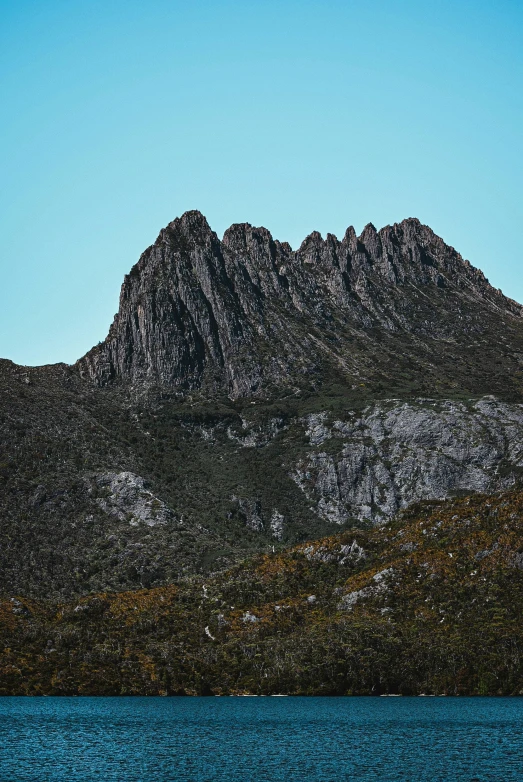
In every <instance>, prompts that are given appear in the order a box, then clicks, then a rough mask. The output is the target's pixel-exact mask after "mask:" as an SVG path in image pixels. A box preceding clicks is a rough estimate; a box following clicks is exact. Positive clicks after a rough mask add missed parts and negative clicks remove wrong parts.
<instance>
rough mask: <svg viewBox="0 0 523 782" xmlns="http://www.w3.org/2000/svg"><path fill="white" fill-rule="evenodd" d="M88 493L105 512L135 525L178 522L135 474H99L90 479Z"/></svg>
mask: <svg viewBox="0 0 523 782" xmlns="http://www.w3.org/2000/svg"><path fill="white" fill-rule="evenodd" d="M88 491H89V493H90V494H91V495H93V496H94V497H95V499H96V503H97V504H98V506H99V507H100V508H101V509H102V510H103V511H105V513H108V514H109V515H110V516H115V517H116V518H118V519H119V520H120V521H128V522H129V524H130V525H131V526H135V525H136V524H140V523H142V524H147V526H148V527H154V526H156V525H157V524H167V523H168V522H172V521H174V520H175V516H174V513H173V511H172V510H171V509H170V508H168V507H167V505H166V504H165V503H164V502H162V500H159V499H158V497H155V496H154V494H153V493H152V492H150V491H149V490H148V489H147V488H146V483H145V480H144V479H143V478H142V477H140V476H139V475H133V473H131V472H120V473H105V474H102V475H96V476H94V477H93V478H91V479H90V480H89V489H88Z"/></svg>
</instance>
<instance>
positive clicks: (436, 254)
mask: <svg viewBox="0 0 523 782" xmlns="http://www.w3.org/2000/svg"><path fill="white" fill-rule="evenodd" d="M521 316H522V308H521V306H520V305H518V304H516V303H515V302H513V301H511V300H509V299H507V298H505V297H504V296H503V295H502V294H501V292H500V291H497V290H495V289H493V288H492V287H491V286H490V285H489V283H488V281H487V280H486V279H485V277H484V276H483V274H482V273H481V272H480V271H478V270H477V269H474V268H473V267H472V266H471V265H470V264H469V263H468V261H464V260H463V259H462V258H461V256H460V255H459V254H458V253H457V252H456V251H455V250H454V249H453V248H451V247H449V246H448V245H446V244H445V243H444V242H443V241H442V239H440V238H439V237H438V236H436V235H435V234H434V233H433V231H432V230H431V229H430V228H428V227H427V226H424V225H422V224H421V223H420V222H419V221H418V220H416V219H408V220H404V221H403V222H401V223H399V224H395V225H393V226H387V227H386V228H383V229H381V230H380V231H376V229H375V228H374V226H372V225H371V224H369V225H368V226H367V227H366V228H365V229H364V231H363V232H362V234H361V236H359V237H357V236H356V234H355V232H354V229H353V228H349V229H348V230H347V231H346V233H345V236H344V237H343V240H342V241H339V240H338V239H337V238H336V237H335V236H333V235H331V234H328V235H327V237H326V239H323V238H322V237H321V236H320V234H319V233H317V232H314V233H312V234H311V235H310V236H309V237H307V239H305V241H304V242H303V243H302V245H301V247H300V248H299V250H297V251H296V252H293V251H292V249H291V248H290V246H289V245H288V244H286V243H281V242H279V241H276V240H274V239H273V238H272V236H271V234H270V233H269V231H267V230H266V229H265V228H253V227H252V226H251V225H249V224H238V225H233V226H231V228H229V229H228V230H227V231H226V232H225V234H224V237H223V239H222V241H221V242H220V241H219V239H218V237H217V236H216V234H215V233H214V232H213V231H212V230H211V229H210V227H209V225H208V223H207V221H206V219H205V218H204V217H203V215H201V214H200V213H199V212H187V213H185V214H184V215H183V216H182V217H181V218H178V219H176V220H174V221H173V222H172V223H170V224H169V225H168V226H167V227H166V228H164V229H163V230H162V231H161V232H160V234H159V236H158V239H157V240H156V242H155V243H154V244H153V245H152V246H151V247H149V248H148V249H147V250H146V251H145V252H144V253H143V255H142V257H141V258H140V260H139V262H138V263H137V264H136V266H134V267H133V269H132V270H131V272H130V274H128V275H127V276H126V278H125V280H124V283H123V286H122V290H121V295H120V308H119V312H118V314H117V315H116V317H115V320H114V322H113V324H112V326H111V329H110V331H109V335H108V337H107V339H106V340H105V341H104V342H103V343H102V344H101V345H98V346H97V347H95V348H93V349H92V350H91V351H90V352H89V353H88V354H87V355H86V356H85V357H84V358H82V359H81V360H80V361H79V362H78V364H77V366H78V369H79V371H80V373H81V375H82V376H83V377H89V378H91V379H92V380H94V381H95V382H96V383H97V384H99V385H106V384H109V383H113V382H115V381H128V382H132V383H136V382H143V381H147V382H148V383H152V384H161V385H163V384H165V385H168V386H171V387H172V386H174V387H178V388H180V389H194V388H203V389H207V390H209V391H219V392H225V393H226V394H228V395H230V396H231V397H232V398H238V397H245V396H251V395H262V396H266V395H267V394H269V393H270V390H271V389H273V390H274V388H280V389H282V388H283V389H284V388H285V387H292V388H295V387H304V386H307V385H311V384H312V387H316V386H317V385H318V383H321V382H322V372H324V371H325V369H326V368H329V370H331V371H333V372H335V373H337V374H339V375H340V376H342V377H343V380H344V382H347V381H349V382H350V383H361V382H372V381H373V380H374V381H377V380H380V379H383V378H385V379H387V380H391V379H392V380H394V378H395V376H397V375H398V373H399V370H400V364H401V365H403V366H402V369H404V368H405V364H408V365H409V367H410V368H411V369H412V370H413V371H414V372H415V373H418V375H420V376H421V375H423V376H426V375H427V373H428V374H429V375H430V374H435V373H436V374H437V371H438V370H437V364H438V361H437V359H438V357H439V356H441V355H442V354H445V355H446V356H449V357H450V360H451V361H456V363H459V361H460V350H462V349H463V348H465V347H466V348H468V349H470V348H474V346H477V344H478V342H484V340H485V336H486V335H487V340H488V341H489V342H490V343H492V342H498V341H499V339H498V334H497V332H498V331H500V333H501V332H503V331H506V328H505V327H504V324H505V325H506V323H507V322H508V323H509V328H514V323H517V327H518V328H519V329H520V330H521V328H520V320H521ZM420 339H421V340H422V341H423V343H422V344H420ZM405 348H407V350H408V351H409V356H408V361H407V362H405V360H404V359H402V356H404V354H405ZM456 373H457V374H459V370H458V369H457V370H456ZM464 374H465V375H467V372H466V371H465V373H464ZM479 390H480V391H481V392H483V393H485V392H489V390H492V389H489V388H481V389H479Z"/></svg>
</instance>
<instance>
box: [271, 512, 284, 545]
mask: <svg viewBox="0 0 523 782" xmlns="http://www.w3.org/2000/svg"><path fill="white" fill-rule="evenodd" d="M284 522H285V517H284V516H283V515H282V514H281V513H279V512H278V511H277V510H276V509H275V510H273V512H272V516H271V523H270V528H271V534H272V537H273V538H276V540H281V539H282V538H283V527H284Z"/></svg>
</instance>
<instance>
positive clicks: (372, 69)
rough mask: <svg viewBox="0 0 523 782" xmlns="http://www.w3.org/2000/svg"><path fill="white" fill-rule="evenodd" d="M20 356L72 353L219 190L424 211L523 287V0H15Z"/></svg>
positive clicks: (297, 225)
mask: <svg viewBox="0 0 523 782" xmlns="http://www.w3.org/2000/svg"><path fill="white" fill-rule="evenodd" d="M0 59H1V62H0V115H1V116H0V135H1V150H2V155H1V158H0V160H1V180H0V182H1V188H0V199H1V208H0V270H1V287H0V291H1V307H0V318H1V323H0V356H2V357H5V358H10V359H12V360H14V361H16V362H18V363H22V364H42V363H51V362H56V361H66V362H73V361H74V360H75V359H76V358H78V357H80V356H81V355H82V354H83V353H84V352H85V351H87V350H88V349H89V348H90V347H91V346H92V345H93V344H95V343H96V342H98V341H99V340H101V339H103V338H104V337H105V335H106V334H107V330H108V327H109V324H110V322H111V320H112V318H113V315H114V313H115V312H116V309H117V304H118V295H119V289H120V284H121V282H122V279H123V275H124V274H125V273H126V272H127V271H128V270H129V269H130V267H131V266H132V265H133V263H135V262H136V260H137V259H138V257H139V255H140V253H141V252H142V251H143V250H144V249H145V248H146V247H147V246H148V245H149V244H151V243H152V242H153V241H154V239H155V238H156V236H157V234H158V231H159V229H160V228H161V227H162V226H163V225H165V224H166V223H167V222H169V221H170V220H172V219H173V218H174V217H176V216H177V215H180V214H181V213H183V212H184V211H186V210H187V209H200V210H201V211H202V212H204V214H205V215H206V216H207V218H208V220H209V222H210V224H211V226H212V227H213V228H214V230H215V231H217V233H218V234H219V235H220V236H221V234H222V233H223V231H224V230H225V228H226V227H227V226H228V225H230V224H231V223H233V222H244V221H246V222H250V223H253V224H255V225H265V226H266V227H267V228H269V229H270V230H271V231H272V233H273V235H274V236H275V237H277V238H279V239H281V240H287V241H289V242H290V243H291V245H293V247H296V246H297V245H299V243H300V242H301V240H302V239H303V238H304V237H305V236H306V235H307V234H308V233H310V232H311V231H312V230H314V229H317V230H319V231H321V232H322V233H323V234H325V233H326V232H328V231H331V232H333V233H335V234H337V235H338V236H339V235H341V234H343V232H344V230H345V228H346V227H347V226H348V225H349V224H353V225H354V226H355V227H356V229H357V230H358V231H359V230H361V229H362V228H363V226H364V225H365V224H366V223H367V222H369V221H371V222H373V223H374V224H375V225H376V226H377V227H381V226H383V225H386V224H388V223H392V222H396V221H399V220H401V219H403V218H405V217H411V216H416V217H419V219H420V220H422V222H425V223H428V224H429V225H431V226H432V228H433V229H434V230H435V231H436V232H437V233H439V234H440V235H441V236H443V238H444V239H445V240H446V241H447V242H448V243H449V244H452V245H453V246H455V247H456V248H457V249H458V250H459V251H460V252H461V253H462V254H463V255H464V256H465V257H466V258H468V259H469V260H470V261H471V262H472V263H473V264H474V265H475V266H479V267H480V268H481V269H482V270H483V271H484V272H485V273H486V275H487V277H489V279H490V281H491V282H492V283H493V284H494V285H495V286H496V287H501V288H502V289H503V291H504V292H505V293H506V294H507V295H509V296H512V297H513V298H516V299H518V300H519V301H523V276H522V260H523V258H522V250H521V231H522V227H523V220H522V217H523V197H522V196H523V154H522V142H523V3H522V2H521V0H490V1H489V2H483V1H482V0H473V1H472V0H471V1H469V0H464V1H463V0H453V1H452V2H451V1H450V0H448V1H447V0H441V1H440V2H436V0H423V1H422V0H415V1H414V0H405V1H404V2H401V1H399V0H398V1H397V0H357V1H355V2H351V1H350V0H323V2H319V1H314V2H311V1H309V0H278V1H277V2H276V1H275V0H258V1H257V2H254V1H253V0H241V1H238V2H221V0H214V2H213V1H212V0H200V1H199V2H197V1H196V0H195V1H194V2H188V0H183V2H179V1H178V0H171V1H170V2H167V1H166V0H148V2H145V1H144V0H140V2H137V1H136V0H125V1H124V0H121V1H120V0H103V2H99V1H98V0H89V2H77V1H76V0H59V1H55V0H46V1H45V2H43V0H36V1H33V2H31V1H30V0H13V2H9V1H6V0H0Z"/></svg>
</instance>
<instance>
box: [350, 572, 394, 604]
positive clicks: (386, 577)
mask: <svg viewBox="0 0 523 782" xmlns="http://www.w3.org/2000/svg"><path fill="white" fill-rule="evenodd" d="M394 573H395V571H394V568H392V567H389V568H386V569H385V570H381V571H380V572H379V573H376V574H375V575H374V576H373V577H372V581H373V583H372V584H370V585H369V586H366V587H363V589H357V590H355V591H354V592H348V593H347V594H346V595H344V596H343V598H342V599H341V600H340V602H339V603H338V610H340V611H351V610H352V609H353V608H354V606H355V605H356V603H358V602H359V601H360V600H365V599H368V598H372V597H376V596H378V595H382V594H384V593H386V592H388V590H389V589H390V582H391V579H392V578H393V577H394Z"/></svg>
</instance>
